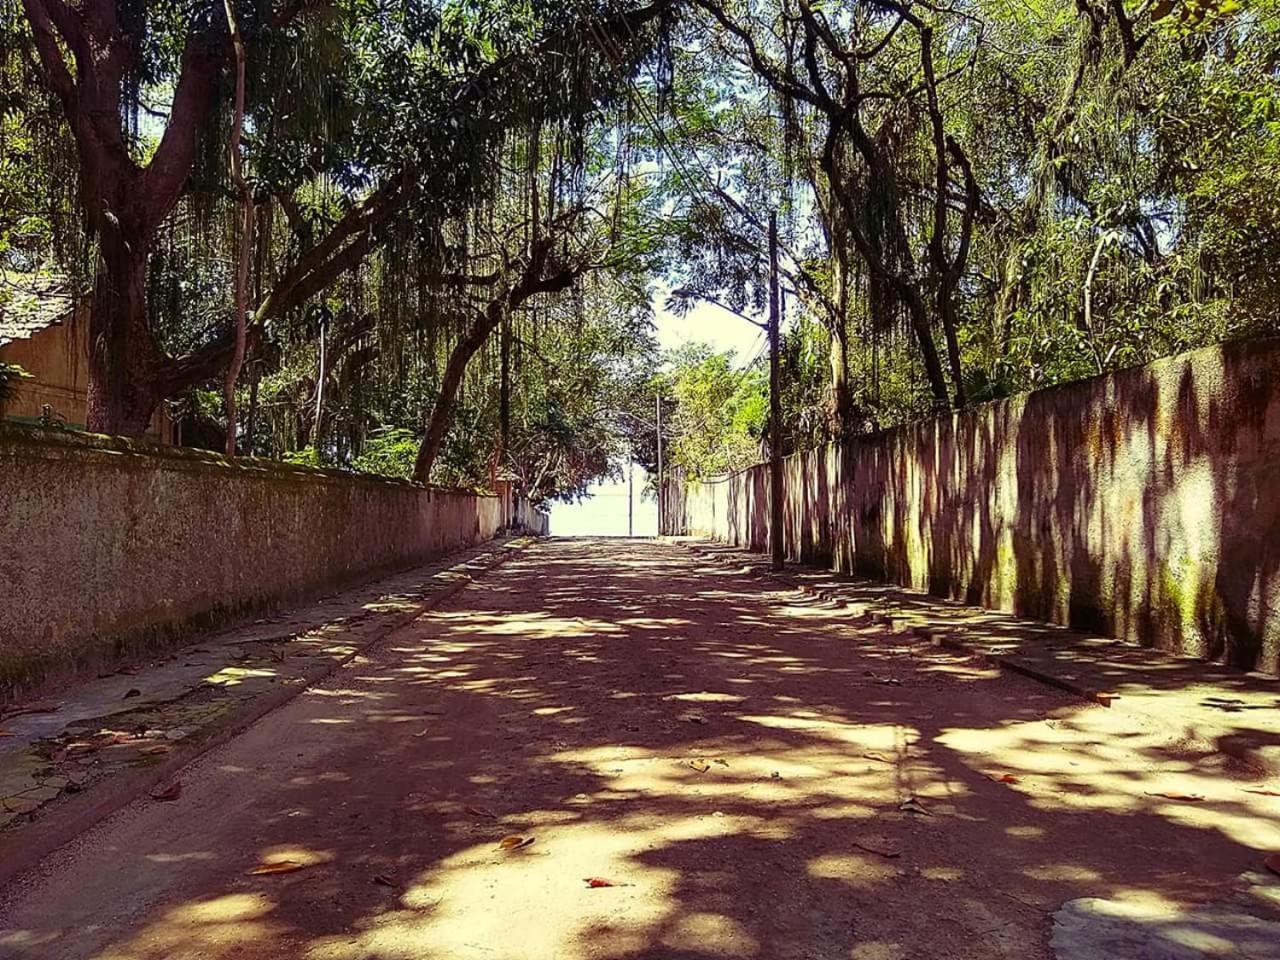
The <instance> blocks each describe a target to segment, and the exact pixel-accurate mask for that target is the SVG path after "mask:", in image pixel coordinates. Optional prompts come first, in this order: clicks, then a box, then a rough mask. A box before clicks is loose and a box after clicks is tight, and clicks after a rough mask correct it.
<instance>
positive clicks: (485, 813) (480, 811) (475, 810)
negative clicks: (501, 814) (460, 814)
mask: <svg viewBox="0 0 1280 960" xmlns="http://www.w3.org/2000/svg"><path fill="white" fill-rule="evenodd" d="M467 813H469V814H471V815H472V816H476V817H484V818H485V819H486V820H497V819H498V815H497V814H496V813H494V812H493V811H492V810H486V809H485V808H484V807H467Z"/></svg>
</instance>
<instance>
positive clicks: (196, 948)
mask: <svg viewBox="0 0 1280 960" xmlns="http://www.w3.org/2000/svg"><path fill="white" fill-rule="evenodd" d="M912 643H913V641H911V640H910V639H909V638H904V637H902V636H891V635H887V634H885V633H884V632H883V628H880V627H876V626H855V625H852V624H851V623H850V622H849V621H848V619H847V617H846V616H845V615H844V614H842V612H841V611H838V610H832V609H827V608H825V607H824V606H823V605H822V604H820V603H814V602H811V601H806V600H802V599H800V598H799V596H798V595H797V594H795V593H788V592H784V591H781V590H778V589H775V588H771V587H770V586H769V585H768V584H767V583H764V582H762V581H760V580H757V579H754V578H751V577H748V576H744V575H742V574H740V573H735V572H733V571H732V570H728V571H726V570H725V569H724V568H721V567H718V566H713V565H708V566H700V565H699V564H698V561H696V560H693V559H691V558H690V557H689V556H688V555H687V554H686V553H684V552H682V551H681V550H680V549H679V548H676V547H671V546H666V545H660V544H652V543H628V542H621V541H613V542H605V541H576V542H572V541H551V542H547V543H544V544H540V545H538V546H536V547H535V548H533V549H531V550H530V551H528V552H527V553H525V554H523V555H521V556H520V557H518V558H516V559H515V560H513V561H512V562H510V563H509V564H508V565H507V566H506V567H504V568H503V569H502V570H501V571H500V572H498V573H495V574H492V575H490V576H489V577H487V578H485V579H484V580H482V581H480V582H479V583H478V584H476V585H474V586H472V587H470V588H468V589H467V590H465V591H463V592H462V593H460V594H458V595H457V596H456V597H454V598H453V599H452V600H451V601H449V602H448V603H446V604H444V605H443V606H442V607H441V608H439V609H438V610H436V611H434V612H432V613H429V614H427V615H426V616H424V617H423V618H422V619H420V620H419V621H418V622H416V623H415V624H413V625H412V626H410V627H408V628H406V629H404V630H402V631H400V632H399V633H397V634H394V635H393V636H392V637H390V638H389V639H388V640H387V641H386V642H384V643H383V644H382V645H381V646H380V647H378V648H377V650H376V651H374V652H373V653H372V654H371V655H370V656H369V657H367V658H362V659H360V660H358V661H357V662H356V663H354V664H353V665H352V666H350V667H349V668H346V669H344V670H343V671H341V672H340V674H339V675H338V676H336V677H335V678H334V679H332V680H330V681H328V682H326V683H324V684H322V685H320V686H319V687H317V688H315V689H313V690H311V691H309V692H308V693H306V694H304V695H303V696H301V697H300V698H298V699H297V700H296V701H294V702H293V703H292V704H290V705H289V706H287V707H285V708H283V709H282V710H280V711H279V712H277V713H275V714H272V715H270V716H268V717H267V718H265V719H264V720H262V721H260V722H259V723H258V724H257V725H255V726H254V727H253V728H252V729H251V730H249V731H248V732H247V733H245V734H244V735H243V736H241V737H240V738H239V739H237V740H235V741H234V742H232V743H230V744H228V745H227V746H225V747H223V748H221V749H220V750H218V751H215V752H214V753H212V754H210V755H208V756H207V757H205V758H204V759H203V760H201V761H200V762H199V763H198V764H197V765H195V766H194V767H192V768H190V769H188V770H187V771H186V772H185V773H184V775H183V776H182V784H183V785H182V789H181V793H180V796H178V798H177V799H175V800H172V801H169V802H164V803H157V802H153V801H143V802H140V803H138V804H136V805H134V806H133V807H131V808H129V809H128V810H126V811H124V812H123V813H121V814H120V815H118V816H116V817H114V818H112V819H111V820H109V821H107V822H106V823H104V824H103V825H101V826H100V827H99V828H98V829H96V830H95V831H93V832H91V833H89V834H87V835H86V836H85V837H83V838H82V839H81V840H80V841H78V842H77V843H76V844H74V845H73V846H71V847H69V848H66V849H64V850H63V851H60V852H59V853H58V854H55V855H54V856H53V857H51V858H49V859H48V860H47V861H46V862H45V863H44V864H43V866H42V868H41V870H40V871H39V872H38V873H36V874H33V875H30V876H28V877H27V878H25V879H24V880H23V881H21V882H20V883H18V884H15V885H14V886H13V887H12V888H11V889H10V890H8V891H6V893H5V896H4V898H3V899H2V900H0V956H4V957H21V958H36V957H39V958H42V960H43V958H59V960H62V958H65V960H73V958H88V957H95V958H100V960H125V958H128V960H176V958H197V957H198V958H213V960H223V958H232V957H245V958H249V957H252V958H276V957H291V958H292V957H299V958H308V960H369V958H377V960H400V958H404V960H408V958H413V960H436V958H438V960H446V958H447V960H468V958H473V957H474V958H510V960H517V958H518V960H534V958H548V960H550V958H556V960H576V958H610V960H659V958H662V960H705V958H728V957H746V958H759V960H800V958H821V960H828V958H830V960H836V958H840V960H849V958H853V960H894V958H908V957H911V958H915V957H919V958H926V957H927V958H938V957H955V958H961V957H963V958H995V957H1001V958H1015V957H1016V958H1019V960H1023V958H1027V960H1034V958H1046V957H1048V956H1050V953H1049V949H1048V947H1047V942H1048V940H1047V938H1048V932H1049V913H1050V912H1051V911H1052V910H1054V909H1056V907H1057V906H1058V905H1059V904H1061V903H1062V902H1063V901H1065V900H1068V899H1072V898H1076V897H1082V896H1097V897H1125V896H1133V897H1144V898H1152V897H1157V898H1162V899H1163V900H1165V901H1170V902H1175V903H1184V902H1186V903H1189V902H1198V901H1201V900H1205V899H1207V898H1209V897H1212V896H1221V895H1222V894H1223V892H1224V890H1226V889H1228V888H1229V887H1230V886H1231V885H1232V884H1233V883H1234V881H1235V878H1236V877H1237V876H1238V875H1239V874H1241V873H1242V872H1244V871H1246V870H1256V869H1258V868H1259V865H1260V864H1261V862H1262V859H1263V855H1264V853H1263V852H1264V851H1266V852H1270V850H1272V849H1280V836H1278V832H1280V828H1277V820H1276V813H1277V810H1278V809H1280V807H1278V804H1280V801H1277V799H1276V798H1272V797H1268V796H1265V795H1261V794H1249V793H1247V792H1246V790H1245V788H1246V787H1248V786H1249V784H1247V783H1242V782H1240V781H1237V780H1235V779H1233V778H1232V771H1231V769H1230V768H1229V767H1224V766H1223V765H1222V762H1221V760H1220V758H1216V757H1214V756H1211V755H1208V756H1206V755H1201V754H1199V753H1196V752H1194V751H1191V750H1188V749H1186V748H1185V746H1180V745H1179V744H1176V743H1171V742H1169V741H1168V739H1167V737H1166V735H1165V734H1164V733H1163V732H1162V731H1161V730H1159V729H1154V728H1153V726H1152V725H1151V724H1150V723H1149V721H1144V720H1141V719H1138V718H1133V717H1126V716H1124V715H1123V714H1118V713H1116V712H1115V711H1107V710H1105V709H1103V708H1101V707H1097V706H1092V705H1086V704H1082V703H1078V702H1076V701H1073V700H1071V699H1070V698H1069V697H1068V696H1067V695H1065V694H1062V693H1059V692H1057V691H1054V690H1050V689H1048V688H1045V687H1041V686H1039V685H1037V684H1035V683H1034V682H1032V681H1030V680H1026V679H1022V678H1019V677H1011V676H1005V675H1001V674H998V673H995V672H993V671H991V670H989V669H987V668H985V667H983V666H981V665H978V664H976V663H974V662H971V661H969V660H966V659H965V658H964V657H963V656H962V655H959V654H955V653H950V652H943V651H939V650H936V649H934V648H932V647H928V646H921V645H916V646H913V645H912ZM1161 793H1163V794H1166V795H1168V794H1194V795H1197V796H1204V797H1205V800H1204V801H1203V802H1197V803H1179V802H1177V801H1175V800H1169V799H1167V798H1166V797H1161V796H1158V795H1156V794H1161ZM509 837H517V838H520V840H522V841H528V842H523V843H521V842H517V841H508V842H506V843H504V838H509ZM504 847H505V848H506V849H504ZM286 862H287V865H286V866H282V867H275V868H273V869H272V870H270V871H267V872H258V873H254V871H255V870H257V869H259V868H261V867H263V866H265V865H270V864H286ZM593 879H599V880H606V881H608V882H609V883H612V884H615V885H616V886H605V885H593V884H592V880H593Z"/></svg>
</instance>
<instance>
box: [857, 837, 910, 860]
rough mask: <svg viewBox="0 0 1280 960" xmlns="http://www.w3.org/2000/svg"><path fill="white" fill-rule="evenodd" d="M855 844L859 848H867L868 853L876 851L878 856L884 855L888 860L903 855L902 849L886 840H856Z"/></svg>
mask: <svg viewBox="0 0 1280 960" xmlns="http://www.w3.org/2000/svg"><path fill="white" fill-rule="evenodd" d="M853 845H854V846H855V847H857V848H858V849H859V850H865V851H867V853H874V854H875V855H876V856H877V857H884V858H885V859H886V860H896V859H897V858H898V857H900V856H902V851H901V850H899V849H898V848H897V847H895V846H894V845H893V844H891V843H889V842H887V841H885V842H880V841H875V840H855V841H853Z"/></svg>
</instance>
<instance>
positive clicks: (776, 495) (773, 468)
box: [769, 213, 786, 570]
mask: <svg viewBox="0 0 1280 960" xmlns="http://www.w3.org/2000/svg"><path fill="white" fill-rule="evenodd" d="M781 312H782V310H781V306H780V304H779V302H778V215H777V214H776V213H771V214H770V215H769V553H770V555H771V558H772V560H771V564H770V565H771V566H772V568H773V569H774V570H781V569H782V564H783V560H784V558H785V553H786V547H785V544H784V542H783V529H782V524H783V509H782V497H783V490H782V394H781V392H780V387H781V379H782V377H781V375H780V374H781V370H780V368H781V359H780V357H779V355H778V349H779V344H778V341H779V327H780V326H781V325H782V318H781V316H780V314H781Z"/></svg>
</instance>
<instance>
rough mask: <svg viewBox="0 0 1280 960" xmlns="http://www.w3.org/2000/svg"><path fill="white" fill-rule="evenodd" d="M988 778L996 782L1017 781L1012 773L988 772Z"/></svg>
mask: <svg viewBox="0 0 1280 960" xmlns="http://www.w3.org/2000/svg"><path fill="white" fill-rule="evenodd" d="M986 776H987V779H988V780H994V781H995V782H996V783H1017V782H1018V778H1017V777H1015V776H1014V775H1013V774H1012V773H988V774H987V775H986Z"/></svg>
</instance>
